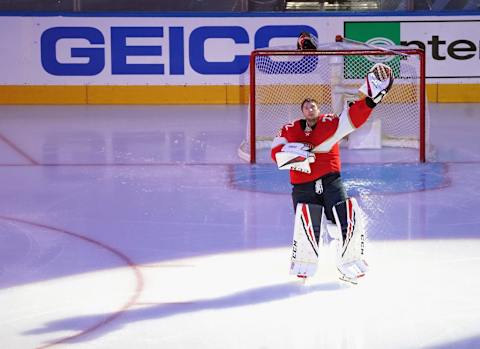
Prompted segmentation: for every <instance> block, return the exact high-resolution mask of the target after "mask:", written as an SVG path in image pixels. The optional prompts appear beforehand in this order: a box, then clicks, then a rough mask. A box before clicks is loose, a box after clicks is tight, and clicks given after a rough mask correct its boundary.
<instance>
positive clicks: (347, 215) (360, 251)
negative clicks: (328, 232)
mask: <svg viewBox="0 0 480 349" xmlns="http://www.w3.org/2000/svg"><path fill="white" fill-rule="evenodd" d="M344 205H345V206H344V207H343V208H344V209H343V210H341V209H339V207H337V205H336V206H335V207H334V208H333V214H334V216H335V221H336V223H337V228H338V230H339V231H340V232H341V230H342V229H341V222H344V224H345V222H346V225H347V234H346V237H345V239H344V238H343V235H342V234H340V241H339V242H340V243H339V244H338V250H337V268H338V271H339V272H340V274H341V277H340V278H341V279H347V280H346V281H350V282H352V283H356V281H357V279H358V278H360V277H362V276H364V275H365V273H366V272H367V271H368V264H367V262H366V261H365V247H366V242H367V234H366V231H365V228H364V222H363V212H362V211H361V210H360V207H359V206H358V203H357V200H355V198H349V199H348V200H347V201H345V203H344ZM340 215H343V217H340Z"/></svg>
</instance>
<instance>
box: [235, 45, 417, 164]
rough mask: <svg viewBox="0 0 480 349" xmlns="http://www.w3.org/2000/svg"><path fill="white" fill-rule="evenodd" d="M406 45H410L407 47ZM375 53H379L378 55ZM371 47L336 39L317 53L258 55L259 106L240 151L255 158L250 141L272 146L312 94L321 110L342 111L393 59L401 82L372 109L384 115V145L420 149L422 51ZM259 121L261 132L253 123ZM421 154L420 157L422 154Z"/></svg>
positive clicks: (256, 103)
mask: <svg viewBox="0 0 480 349" xmlns="http://www.w3.org/2000/svg"><path fill="white" fill-rule="evenodd" d="M403 49H405V47H403ZM374 53H377V54H376V55H375V54H374ZM378 53H382V51H379V52H373V51H372V50H368V49H367V50H366V48H365V46H361V45H355V44H347V43H334V44H329V45H323V46H321V47H320V48H319V49H318V50H317V52H309V53H305V52H301V51H294V50H283V51H280V50H278V49H277V50H269V51H261V52H258V55H255V60H254V63H255V64H254V69H255V72H254V73H255V76H254V81H252V82H251V83H253V84H254V86H255V88H254V91H255V93H254V95H253V96H250V98H251V100H253V99H254V110H253V113H252V115H251V117H250V119H249V124H248V125H247V132H246V138H245V140H244V141H243V143H242V145H241V147H240V149H239V155H240V156H241V157H242V158H244V159H245V160H250V155H251V151H250V144H251V142H255V144H256V149H262V148H265V147H267V148H268V147H269V146H270V141H271V140H272V139H273V137H275V135H276V134H277V133H278V131H279V130H280V128H281V127H282V126H283V125H284V124H286V123H288V122H290V121H293V120H296V119H298V118H300V117H301V110H300V104H301V102H302V101H303V100H304V99H305V98H307V97H311V98H314V99H316V100H317V101H318V102H319V108H320V112H321V113H331V112H335V113H340V112H341V110H342V109H343V107H344V105H345V103H346V102H347V101H350V100H352V99H358V97H359V95H358V88H359V87H360V86H361V84H363V82H364V81H365V76H366V74H367V72H368V71H369V70H370V68H371V67H372V66H373V65H374V64H375V63H377V62H382V63H385V64H388V65H389V66H390V67H391V68H392V70H393V73H394V77H395V83H394V85H393V87H392V89H391V90H390V92H389V94H388V95H387V96H386V97H385V98H384V99H383V101H382V103H381V104H379V105H378V106H377V107H376V108H375V109H374V112H373V114H372V117H371V118H372V119H373V120H374V119H375V118H381V133H382V135H381V136H382V145H383V146H389V147H408V148H418V149H420V141H421V138H420V122H421V121H420V120H421V117H422V116H421V115H422V114H421V104H420V99H421V93H420V80H421V78H422V77H421V70H420V66H421V63H420V57H419V55H417V54H404V55H398V54H397V55H395V54H382V55H378ZM251 122H254V123H255V137H253V136H252V135H251V134H250V123H251ZM413 154H416V155H415V156H416V159H412V161H418V159H419V157H420V155H419V153H416V152H413Z"/></svg>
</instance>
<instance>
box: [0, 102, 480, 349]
mask: <svg viewBox="0 0 480 349" xmlns="http://www.w3.org/2000/svg"><path fill="white" fill-rule="evenodd" d="M430 115H431V119H430V122H431V129H430V138H431V143H432V154H431V161H430V162H428V163H426V164H419V163H406V162H402V161H400V162H392V163H388V164H385V163H382V162H380V161H378V160H379V158H378V156H377V155H375V154H373V153H369V152H370V151H366V150H363V151H351V150H346V149H343V150H342V153H343V154H342V155H343V159H344V168H343V171H344V172H343V177H344V180H345V184H346V186H347V188H348V191H349V193H350V195H352V196H355V197H356V198H357V200H358V201H359V204H360V205H361V206H362V208H363V209H364V211H365V213H366V215H367V216H368V221H367V228H368V231H369V240H370V242H369V245H368V250H367V253H368V261H369V264H370V267H371V270H370V272H369V273H368V274H367V275H366V276H365V277H364V279H363V280H362V282H361V283H360V284H359V285H358V286H350V285H345V284H343V283H341V282H340V281H339V280H338V276H337V274H336V271H335V266H334V251H333V250H332V248H331V247H329V246H324V247H322V249H321V253H320V264H319V272H318V274H317V275H316V276H315V277H314V278H313V279H311V280H309V281H307V282H306V284H303V283H302V282H301V281H300V280H297V279H296V278H295V277H292V276H290V275H289V274H288V271H289V258H290V244H291V239H292V229H293V212H292V207H291V199H290V192H289V190H290V187H289V185H288V176H287V173H286V172H283V171H278V170H277V169H276V167H275V166H273V164H271V163H259V164H257V165H254V166H252V165H249V164H246V163H244V162H242V161H241V160H240V159H239V158H238V157H237V148H238V146H239V144H240V142H241V140H242V138H243V135H244V132H245V127H246V117H247V107H246V106H237V105H235V106H223V105H222V106H183V107H179V106H0V182H1V184H2V199H1V200H0V309H1V315H0V348H2V349H33V348H67V347H68V348H70V347H71V348H82V349H83V348H89V349H90V348H95V349H106V348H108V349H113V348H115V349H119V348H121V349H127V348H128V349H130V348H142V349H150V348H152V349H153V348H155V349H158V348H162V349H177V348H178V349H186V348H192V349H193V348H194V349H226V348H228V349H296V348H299V349H300V348H301V349H323V348H325V349H337V348H338V349H385V348H388V349H396V348H398V349H407V348H429V349H453V348H455V349H458V348H462V349H467V348H468V349H475V348H480V297H479V295H480V278H479V275H480V252H479V251H480V214H479V212H478V207H480V195H479V193H480V180H479V179H480V105H479V104H433V105H430ZM372 152H373V151H372Z"/></svg>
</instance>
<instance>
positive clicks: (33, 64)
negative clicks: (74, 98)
mask: <svg viewBox="0 0 480 349" xmlns="http://www.w3.org/2000/svg"><path fill="white" fill-rule="evenodd" d="M439 18H440V19H441V21H440V20H439ZM380 19H381V20H382V22H395V23H400V24H399V25H400V36H401V38H400V39H401V41H402V42H408V43H409V44H410V45H412V46H413V47H424V48H425V50H426V52H427V77H428V78H429V79H428V82H430V83H435V82H438V83H451V82H465V83H478V82H480V64H478V63H479V49H480V42H479V41H480V34H479V33H480V18H479V17H478V16H477V17H474V16H470V17H466V16H460V17H419V16H416V17H412V18H408V20H406V18H405V17H378V16H371V17H360V16H355V17H335V16H333V17H328V16H305V15H303V16H300V15H299V16H293V15H289V16H252V17H249V16H248V15H238V16H227V17H221V16H220V15H210V16H204V17H202V16H186V17H175V16H166V17H161V16H158V17H155V16H153V17H134V16H132V17H129V16H122V17H114V16H105V17H102V16H93V17H87V16H75V15H72V16H51V17H48V16H44V17H34V16H32V17H29V16H27V17H21V16H11V17H9V16H0V49H1V52H2V55H1V58H0V60H1V64H0V84H3V85H23V84H26V85H88V84H90V85H149V84H152V85H202V84H207V85H219V84H231V85H245V84H248V65H249V53H250V52H251V51H252V50H253V49H254V48H258V47H265V46H278V45H285V44H290V45H292V44H295V42H296V37H297V36H298V33H299V32H301V31H310V32H313V33H315V34H317V35H318V37H319V41H320V42H331V41H333V40H334V38H335V35H337V34H344V30H345V27H346V23H347V22H351V23H354V22H362V21H363V22H364V23H368V22H378V21H379V20H380ZM381 34H382V33H381V32H380V33H378V35H379V36H381Z"/></svg>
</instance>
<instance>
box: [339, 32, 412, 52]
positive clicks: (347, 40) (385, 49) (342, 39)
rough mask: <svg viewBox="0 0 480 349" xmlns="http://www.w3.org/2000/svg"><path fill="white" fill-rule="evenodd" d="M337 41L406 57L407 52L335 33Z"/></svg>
mask: <svg viewBox="0 0 480 349" xmlns="http://www.w3.org/2000/svg"><path fill="white" fill-rule="evenodd" d="M336 39H337V41H338V40H339V39H340V41H344V42H349V43H351V44H358V45H364V46H367V47H369V48H373V49H375V50H380V51H385V52H390V53H393V54H396V55H399V56H403V57H408V55H407V54H405V53H403V52H398V51H395V50H390V49H388V48H385V47H382V46H377V45H372V44H368V43H366V42H361V41H357V40H353V39H348V38H344V37H343V36H341V35H337V38H336Z"/></svg>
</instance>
